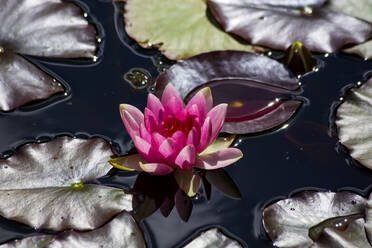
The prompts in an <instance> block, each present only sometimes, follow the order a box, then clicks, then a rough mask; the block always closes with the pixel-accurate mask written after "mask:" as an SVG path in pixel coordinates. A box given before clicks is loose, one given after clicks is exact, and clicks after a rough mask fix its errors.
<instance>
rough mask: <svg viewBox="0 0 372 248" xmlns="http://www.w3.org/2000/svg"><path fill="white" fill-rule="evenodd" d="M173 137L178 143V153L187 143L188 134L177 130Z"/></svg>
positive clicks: (176, 143)
mask: <svg viewBox="0 0 372 248" xmlns="http://www.w3.org/2000/svg"><path fill="white" fill-rule="evenodd" d="M172 139H173V141H174V143H175V145H176V148H177V153H178V152H179V151H181V149H182V148H183V147H185V145H186V135H185V134H184V133H183V132H182V131H176V132H175V133H174V134H173V135H172Z"/></svg>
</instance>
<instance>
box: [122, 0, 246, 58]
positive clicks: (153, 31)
mask: <svg viewBox="0 0 372 248" xmlns="http://www.w3.org/2000/svg"><path fill="white" fill-rule="evenodd" d="M124 17H125V29H126V31H127V33H128V35H129V36H130V37H132V38H133V39H135V40H136V41H137V42H138V43H139V44H140V45H141V46H143V47H145V48H152V47H158V48H159V49H160V50H161V52H162V53H163V54H164V55H165V56H166V57H168V58H169V59H173V60H176V59H184V58H187V57H190V56H194V55H196V54H200V53H204V52H209V51H216V50H244V51H252V50H253V47H252V46H250V45H246V44H243V43H240V42H239V41H237V40H236V39H234V38H233V37H231V36H230V35H229V34H226V33H225V32H223V31H222V30H220V29H219V27H217V26H216V25H215V24H214V23H212V22H211V20H210V19H209V17H208V12H207V4H206V2H205V1H204V0H188V1H183V0H163V1H157V0H128V1H127V3H126V5H125V14H124Z"/></svg>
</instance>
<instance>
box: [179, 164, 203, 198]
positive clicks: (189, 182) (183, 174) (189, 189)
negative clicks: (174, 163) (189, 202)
mask: <svg viewBox="0 0 372 248" xmlns="http://www.w3.org/2000/svg"><path fill="white" fill-rule="evenodd" d="M174 178H175V179H176V182H177V184H178V186H179V187H180V189H182V190H183V192H185V193H186V195H187V196H188V197H194V196H195V195H196V194H197V193H198V191H199V188H200V183H201V179H200V176H199V175H198V174H197V173H196V172H195V171H194V170H176V171H175V172H174Z"/></svg>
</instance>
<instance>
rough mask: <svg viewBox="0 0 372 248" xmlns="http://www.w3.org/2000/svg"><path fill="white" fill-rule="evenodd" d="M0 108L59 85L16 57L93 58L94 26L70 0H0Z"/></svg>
mask: <svg viewBox="0 0 372 248" xmlns="http://www.w3.org/2000/svg"><path fill="white" fill-rule="evenodd" d="M0 23H1V25H0V79H1V80H0V89H1V91H0V99H1V100H0V110H3V111H10V110H13V109H15V108H17V107H19V106H21V105H23V104H26V103H30V102H33V101H37V100H43V99H46V98H48V97H50V96H52V95H54V94H56V93H59V92H63V91H64V88H63V87H62V86H61V85H58V84H57V83H56V82H55V80H54V79H53V78H52V77H51V76H49V75H47V74H46V73H44V72H42V71H41V70H40V69H39V68H37V67H36V66H34V65H32V64H31V63H30V62H28V61H27V60H25V59H24V58H22V57H21V55H20V54H22V55H33V56H39V57H55V58H93V57H94V55H95V52H96V49H97V48H96V36H97V32H96V29H95V27H94V26H93V25H90V24H89V23H88V21H87V20H86V19H85V18H84V17H83V12H82V10H81V9H80V8H79V7H78V6H76V5H75V4H72V3H68V2H62V1H60V0H44V1H40V0H18V1H13V0H2V1H1V8H0Z"/></svg>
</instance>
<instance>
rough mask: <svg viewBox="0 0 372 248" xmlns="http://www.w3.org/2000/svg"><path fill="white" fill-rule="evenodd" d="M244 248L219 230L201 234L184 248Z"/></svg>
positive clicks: (215, 229)
mask: <svg viewBox="0 0 372 248" xmlns="http://www.w3.org/2000/svg"><path fill="white" fill-rule="evenodd" d="M209 247H213V248H242V247H243V246H242V245H241V244H240V243H239V242H238V241H236V240H234V239H232V238H230V237H228V236H226V235H225V234H224V233H223V232H221V231H220V230H219V229H218V228H212V229H209V230H207V231H205V232H202V233H200V234H199V236H198V237H196V238H195V239H193V240H192V241H191V242H190V243H188V244H187V245H185V246H184V248H209Z"/></svg>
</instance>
